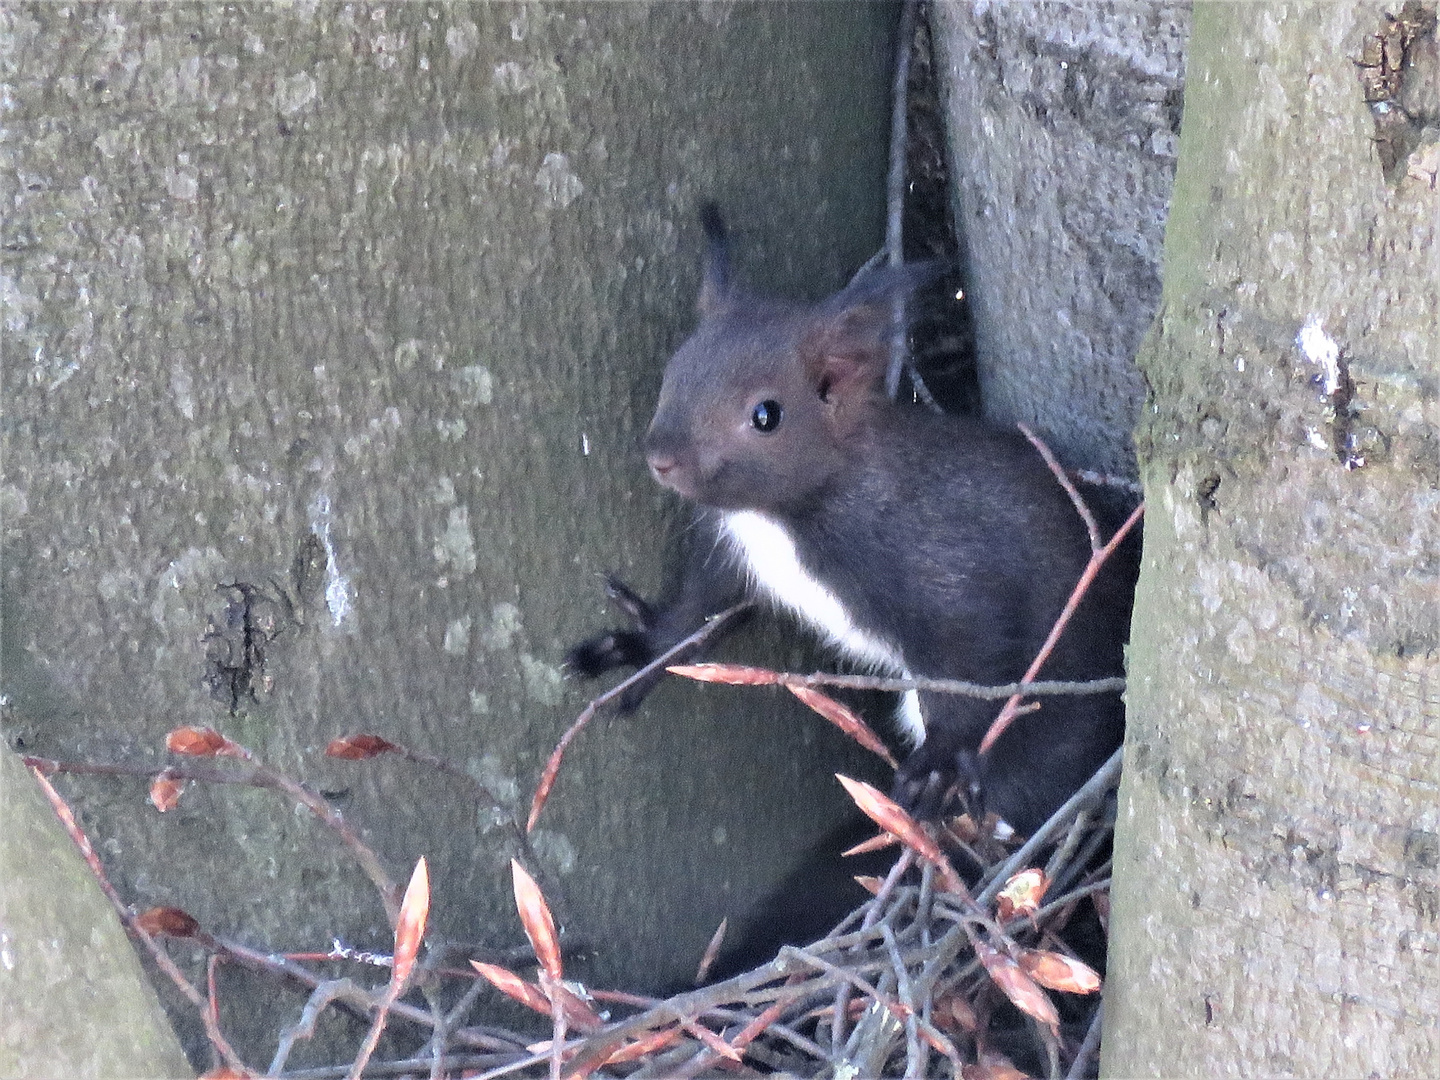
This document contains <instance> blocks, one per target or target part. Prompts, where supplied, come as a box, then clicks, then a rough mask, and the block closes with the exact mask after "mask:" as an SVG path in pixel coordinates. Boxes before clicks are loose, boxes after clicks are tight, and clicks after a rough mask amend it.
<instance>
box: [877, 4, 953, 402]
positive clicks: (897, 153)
mask: <svg viewBox="0 0 1440 1080" xmlns="http://www.w3.org/2000/svg"><path fill="white" fill-rule="evenodd" d="M916 7H917V3H916V0H905V3H904V6H903V7H902V8H901V9H900V30H899V33H898V35H897V36H896V43H895V75H894V79H893V81H892V82H891V85H890V163H889V169H888V171H887V174H886V177H885V254H886V262H888V263H889V265H890V266H892V267H899V266H902V265H904V262H905V233H904V228H905V164H906V158H907V156H908V153H909V142H910V126H909V123H908V122H907V114H908V112H909V104H910V54H911V52H913V51H914V47H915V12H916ZM890 323H891V325H890V363H889V365H888V367H887V368H886V370H885V396H886V397H888V398H889V399H890V400H891V401H894V400H895V396H896V395H897V394H898V393H899V392H900V372H901V371H902V370H903V369H904V368H905V367H906V362H905V361H906V359H907V356H906V354H907V352H908V350H907V348H906V344H907V341H906V339H907V338H908V336H909V335H908V334H907V333H906V329H907V327H906V318H905V295H904V293H903V292H897V293H896V294H895V296H894V297H892V299H891V301H890ZM909 368H910V384H911V386H912V387H913V388H914V390H915V396H916V397H917V398H919V399H920V400H921V401H922V402H924V404H925V405H926V407H927V408H929V409H931V410H933V411H935V412H939V411H940V407H939V405H937V404H936V403H935V398H934V396H933V395H932V394H931V393H930V388H929V387H927V386H926V385H925V383H924V381H923V380H922V379H921V378H920V373H919V372H918V371H916V369H915V365H914V364H910V365H909Z"/></svg>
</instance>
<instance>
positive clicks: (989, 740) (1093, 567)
mask: <svg viewBox="0 0 1440 1080" xmlns="http://www.w3.org/2000/svg"><path fill="white" fill-rule="evenodd" d="M1072 490H1073V488H1072ZM1144 513H1145V504H1144V503H1141V504H1140V505H1139V506H1137V507H1136V508H1135V509H1134V511H1133V512H1132V513H1131V514H1130V516H1129V517H1128V518H1126V519H1125V524H1123V525H1121V526H1120V528H1119V529H1117V530H1116V531H1115V535H1114V536H1112V537H1111V538H1110V542H1109V543H1108V544H1106V545H1105V546H1104V547H1102V548H1100V549H1099V550H1098V551H1096V552H1095V553H1094V554H1093V555H1091V556H1090V561H1089V562H1088V563H1087V564H1086V565H1085V572H1084V573H1082V574H1081V575H1080V580H1079V581H1077V582H1076V583H1075V588H1074V590H1072V591H1071V593H1070V599H1069V600H1067V601H1066V602H1065V607H1064V609H1063V610H1062V611H1061V612H1060V617H1059V618H1058V619H1056V620H1055V625H1054V626H1052V627H1051V628H1050V636H1049V637H1047V638H1046V639H1045V644H1044V645H1042V646H1041V647H1040V652H1039V653H1038V654H1036V656H1035V659H1034V660H1033V661H1031V663H1030V667H1029V668H1028V669H1027V670H1026V672H1025V674H1024V676H1023V677H1022V678H1021V679H1020V682H1021V683H1022V684H1023V683H1028V682H1030V680H1032V679H1033V678H1034V677H1035V676H1036V675H1037V674H1038V673H1039V671H1040V668H1041V667H1042V666H1044V664H1045V661H1046V660H1048V659H1050V653H1051V651H1052V650H1054V648H1055V643H1056V642H1057V641H1059V640H1060V635H1061V634H1062V633H1064V632H1065V627H1066V626H1067V625H1068V624H1069V622H1070V616H1072V615H1074V614H1075V609H1076V608H1078V607H1079V606H1080V601H1081V599H1082V598H1083V597H1084V596H1085V593H1086V592H1088V591H1089V589H1090V585H1091V583H1092V582H1093V581H1094V580H1095V578H1096V576H1097V575H1098V574H1099V573H1100V568H1101V567H1103V566H1104V565H1105V561H1106V560H1107V559H1109V558H1110V556H1111V555H1112V554H1113V553H1114V551H1115V549H1116V548H1117V547H1119V546H1120V543H1121V541H1123V540H1124V539H1125V537H1126V535H1127V534H1128V533H1129V532H1130V530H1131V529H1133V528H1134V527H1135V525H1136V523H1137V522H1138V521H1139V520H1140V518H1141V515H1143V514H1144ZM1028 692H1029V691H1028V690H1027V691H1026V693H1028ZM1023 696H1024V695H1023V694H1016V695H1015V696H1014V697H1012V698H1011V699H1010V700H1009V701H1007V702H1006V703H1005V707H1004V708H1002V709H1001V710H1000V715H999V716H997V717H996V718H995V721H994V722H993V723H992V724H991V725H990V729H989V730H988V731H986V732H985V738H984V739H982V740H981V741H980V751H979V752H980V753H982V754H983V753H985V751H987V750H989V749H990V747H992V746H994V745H995V740H996V739H998V738H1000V736H1001V735H1003V734H1004V733H1005V729H1006V728H1008V727H1009V726H1010V722H1011V721H1012V720H1014V719H1015V717H1016V715H1017V712H1016V710H1017V709H1018V708H1019V707H1020V699H1021V698H1022V697H1023Z"/></svg>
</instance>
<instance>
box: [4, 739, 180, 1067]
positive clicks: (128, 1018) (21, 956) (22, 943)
mask: <svg viewBox="0 0 1440 1080" xmlns="http://www.w3.org/2000/svg"><path fill="white" fill-rule="evenodd" d="M0 822H4V827H3V828H0V882H3V883H4V885H3V888H0V1001H3V1002H4V1003H5V1007H4V1008H3V1009H0V1076H65V1077H75V1078H76V1080H82V1078H89V1077H114V1076H146V1077H156V1078H157V1080H158V1078H159V1077H178V1076H191V1075H193V1073H192V1072H191V1071H190V1067H189V1065H188V1064H187V1062H186V1061H185V1055H184V1054H183V1053H181V1051H180V1044H179V1042H177V1041H176V1039H175V1033H174V1032H173V1031H172V1030H171V1028H170V1023H169V1021H167V1020H166V1019H165V1013H164V1012H163V1011H162V1010H161V1008H160V1002H159V1000H158V999H157V998H156V997H155V991H154V990H153V989H152V988H151V987H150V985H149V984H148V983H147V982H146V981H145V973H144V971H143V970H142V969H141V967H140V965H139V963H138V962H137V961H136V959H135V954H134V953H133V952H132V951H131V949H130V946H129V944H128V942H127V941H126V938H125V931H124V930H123V929H121V926H120V921H119V920H118V919H117V918H116V917H115V909H114V908H113V907H111V906H110V902H109V901H108V900H107V899H106V898H105V896H104V895H103V894H102V893H101V891H100V888H99V886H98V885H97V884H96V882H95V878H94V876H93V875H92V874H91V873H90V868H89V867H87V866H86V865H85V863H84V861H83V860H82V859H81V858H80V853H79V852H78V851H77V850H76V848H75V844H74V843H73V842H72V841H71V839H70V837H68V836H66V835H65V832H64V830H62V829H61V827H60V823H59V822H58V821H57V820H56V818H55V812H54V811H53V810H52V809H51V808H50V804H49V803H48V802H46V800H45V799H44V798H43V797H42V796H41V793H40V792H39V790H37V788H36V786H35V781H34V780H33V779H32V778H31V776H30V775H29V773H28V772H27V771H26V769H25V767H24V766H23V765H21V764H20V760H19V759H18V758H17V757H16V756H15V755H14V754H13V753H11V752H10V751H9V750H7V749H5V748H3V747H0Z"/></svg>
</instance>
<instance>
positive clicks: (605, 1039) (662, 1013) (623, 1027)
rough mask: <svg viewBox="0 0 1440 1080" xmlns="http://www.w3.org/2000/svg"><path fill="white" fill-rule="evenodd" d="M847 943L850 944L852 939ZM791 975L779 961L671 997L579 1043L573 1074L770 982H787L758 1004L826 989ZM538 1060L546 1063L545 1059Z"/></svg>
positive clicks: (763, 995) (766, 992)
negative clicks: (657, 1031)
mask: <svg viewBox="0 0 1440 1080" xmlns="http://www.w3.org/2000/svg"><path fill="white" fill-rule="evenodd" d="M844 943H845V944H846V945H849V944H850V942H849V941H848V940H847V941H845V942H844ZM791 974H792V973H791V972H790V971H789V965H788V964H786V963H784V962H783V961H782V960H781V959H776V960H772V961H771V962H770V963H768V964H765V965H764V966H763V967H759V968H755V969H754V970H752V971H748V972H745V973H744V974H742V975H737V976H735V977H734V978H733V979H727V980H725V981H724V982H720V983H715V984H713V985H711V986H707V987H705V988H704V989H703V990H692V991H690V992H689V993H686V994H680V995H678V996H676V997H673V998H670V999H669V1000H668V1001H664V1002H661V1003H659V1004H658V1005H657V1006H656V1007H654V1008H652V1009H648V1010H646V1011H645V1012H643V1013H640V1014H638V1015H636V1016H632V1017H629V1018H628V1019H626V1020H622V1021H620V1022H619V1023H617V1024H615V1025H613V1026H611V1027H608V1028H605V1029H603V1030H601V1031H598V1032H596V1033H595V1034H594V1035H591V1036H590V1037H589V1038H587V1039H585V1040H583V1041H582V1042H581V1043H580V1044H579V1046H580V1052H579V1054H578V1055H577V1056H576V1057H575V1058H574V1059H572V1060H571V1061H570V1062H569V1066H570V1072H571V1073H582V1072H585V1071H586V1070H587V1069H593V1068H596V1067H598V1065H599V1064H600V1063H601V1062H603V1061H604V1060H605V1059H606V1058H607V1057H609V1056H610V1054H611V1053H613V1052H614V1051H615V1050H616V1049H618V1048H619V1047H620V1045H621V1044H622V1043H624V1042H626V1041H627V1040H629V1039H634V1038H638V1037H640V1036H641V1035H642V1034H643V1033H644V1032H647V1031H649V1030H651V1029H652V1028H655V1027H659V1026H661V1025H663V1024H673V1023H674V1022H675V1021H676V1020H677V1019H689V1018H690V1017H698V1016H702V1015H704V1014H705V1013H707V1012H709V1011H710V1010H711V1009H713V1008H716V1007H718V1006H720V1005H722V1004H725V1003H727V1002H734V1001H741V1000H745V999H747V998H748V997H749V996H750V995H751V993H752V992H754V991H756V989H757V988H759V987H762V986H765V985H766V984H767V983H777V982H779V980H781V979H784V980H785V981H784V982H783V983H780V984H779V985H777V986H774V987H771V988H769V989H766V990H764V991H763V992H761V993H760V994H759V995H758V1000H757V1003H758V1001H759V1000H768V1001H769V1002H771V1003H777V1002H790V1001H794V1000H795V999H798V998H803V997H806V996H810V995H813V994H815V993H816V992H817V991H820V990H821V989H822V987H821V986H820V985H819V984H822V983H824V982H825V980H819V979H812V980H809V981H807V982H801V983H795V982H792V981H791V980H790V978H789V976H790V975H791ZM537 1060H543V1057H540V1058H538V1059H537Z"/></svg>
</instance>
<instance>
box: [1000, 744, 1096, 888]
mask: <svg viewBox="0 0 1440 1080" xmlns="http://www.w3.org/2000/svg"><path fill="white" fill-rule="evenodd" d="M1123 758H1124V749H1123V748H1122V749H1120V750H1116V751H1115V752H1114V753H1113V754H1111V755H1110V757H1109V758H1108V759H1106V761H1105V764H1104V765H1101V766H1100V768H1098V769H1096V770H1095V774H1094V775H1093V776H1091V777H1090V779H1089V780H1087V781H1085V784H1084V786H1082V787H1081V788H1080V790H1079V791H1077V792H1075V794H1074V795H1071V796H1070V798H1068V799H1066V800H1065V802H1064V803H1062V804H1061V805H1060V809H1058V810H1056V811H1055V812H1054V813H1053V814H1051V815H1050V817H1049V819H1048V820H1047V821H1046V822H1045V824H1044V825H1041V826H1040V828H1038V829H1036V830H1035V833H1034V835H1033V836H1031V837H1030V839H1029V840H1027V841H1025V843H1024V844H1023V845H1022V846H1021V847H1020V848H1019V850H1017V851H1016V852H1015V854H1013V855H1011V856H1010V857H1009V858H1008V859H1006V860H1005V862H1004V863H1002V864H1001V865H1000V866H999V867H998V868H996V869H995V870H993V871H992V872H991V873H990V874H987V875H986V876H985V877H984V878H982V879H981V880H982V881H985V882H986V884H985V886H984V887H983V888H982V889H981V890H980V894H979V895H978V896H977V897H976V898H975V902H976V903H977V904H979V905H980V906H981V907H982V908H989V906H990V905H991V904H993V903H994V902H995V897H996V895H997V894H998V893H999V892H1000V890H1001V889H1002V888H1004V886H1005V882H1006V881H1008V880H1009V879H1010V877H1011V875H1013V874H1015V873H1016V872H1018V871H1020V870H1022V869H1024V868H1025V867H1026V866H1027V865H1029V861H1030V859H1031V858H1033V857H1034V855H1035V853H1036V852H1037V851H1039V850H1040V849H1041V848H1042V847H1044V846H1045V845H1046V844H1047V843H1049V842H1050V838H1051V837H1052V836H1054V835H1055V834H1056V833H1058V832H1059V831H1060V830H1061V829H1063V828H1065V827H1066V826H1067V825H1069V823H1070V819H1071V818H1072V817H1073V816H1074V815H1075V813H1076V812H1077V811H1079V810H1080V809H1081V808H1082V807H1085V806H1089V805H1090V803H1091V802H1092V801H1094V800H1097V799H1098V798H1099V797H1100V796H1101V795H1102V794H1103V793H1104V792H1105V791H1106V790H1107V789H1108V788H1109V787H1110V785H1111V784H1113V783H1114V782H1115V778H1116V777H1118V776H1119V775H1120V763H1121V761H1122V760H1123Z"/></svg>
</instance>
